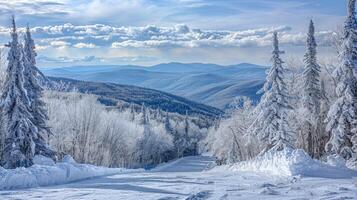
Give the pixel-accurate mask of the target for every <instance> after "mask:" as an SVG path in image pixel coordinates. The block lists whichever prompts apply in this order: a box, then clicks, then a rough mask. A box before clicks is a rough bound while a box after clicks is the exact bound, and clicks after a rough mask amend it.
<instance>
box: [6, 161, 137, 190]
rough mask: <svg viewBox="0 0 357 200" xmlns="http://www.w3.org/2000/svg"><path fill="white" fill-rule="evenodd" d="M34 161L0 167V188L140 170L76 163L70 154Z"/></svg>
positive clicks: (21, 186) (67, 180)
mask: <svg viewBox="0 0 357 200" xmlns="http://www.w3.org/2000/svg"><path fill="white" fill-rule="evenodd" d="M34 162H35V164H34V165H33V166H31V167H29V168H17V169H4V168H2V167H0V190H9V189H23V188H31V187H38V186H49V185H57V184H64V183H69V182H73V181H79V180H83V179H88V178H94V177H98V176H106V175H112V174H117V173H128V172H134V171H135V172H136V171H141V170H130V169H123V168H113V169H111V168H105V167H97V166H93V165H86V164H78V163H76V162H75V161H74V160H73V158H72V157H70V156H66V157H65V158H64V159H63V161H62V162H59V163H56V164H55V163H54V162H53V161H52V160H51V159H49V158H45V157H42V156H36V157H35V159H34Z"/></svg>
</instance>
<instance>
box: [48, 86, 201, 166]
mask: <svg viewBox="0 0 357 200" xmlns="http://www.w3.org/2000/svg"><path fill="white" fill-rule="evenodd" d="M97 99H98V97H97V96H94V95H89V94H80V93H77V92H57V91H46V93H45V98H44V101H45V102H46V105H47V110H48V114H49V121H48V125H49V126H50V127H51V130H52V132H53V135H50V136H49V140H48V141H49V146H51V147H52V148H53V149H54V150H55V151H57V152H60V153H61V154H62V155H64V154H69V155H72V156H73V157H74V159H75V160H76V161H78V162H81V163H91V164H96V165H102V166H108V167H128V168H135V167H150V166H154V165H156V164H159V163H162V162H165V161H168V160H171V159H175V158H178V157H182V156H185V155H194V154H197V150H198V148H197V143H198V141H200V140H201V139H202V138H203V137H205V133H206V132H207V128H200V127H199V126H197V125H196V123H194V120H196V119H195V118H192V117H189V116H188V115H186V116H182V115H179V114H174V113H167V112H163V111H161V110H151V109H149V108H146V107H145V106H142V107H141V109H140V110H139V111H137V110H136V109H134V106H130V108H128V109H124V110H121V109H118V108H109V107H106V106H104V105H102V104H101V103H99V102H98V100H97Z"/></svg>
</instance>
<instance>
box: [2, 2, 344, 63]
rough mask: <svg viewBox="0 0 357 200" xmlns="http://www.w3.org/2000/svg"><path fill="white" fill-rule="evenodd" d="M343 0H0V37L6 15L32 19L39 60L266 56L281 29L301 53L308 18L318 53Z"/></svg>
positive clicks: (292, 51)
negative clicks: (274, 33) (314, 27)
mask: <svg viewBox="0 0 357 200" xmlns="http://www.w3.org/2000/svg"><path fill="white" fill-rule="evenodd" d="M345 7H346V1H345V0H75V1H74V0H72V1H71V0H0V26H1V27H0V41H1V42H6V41H7V40H8V33H7V32H8V27H9V19H10V16H11V15H12V14H15V15H16V19H17V22H18V24H19V26H25V25H26V24H27V23H29V24H30V26H31V27H32V31H33V33H34V37H35V39H36V43H37V46H38V48H37V49H38V54H39V56H38V63H39V65H40V66H64V65H66V66H67V65H77V64H83V65H90V64H140V65H151V64H156V63H161V62H171V61H178V62H205V63H218V64H235V63H240V62H251V63H258V64H267V63H268V62H269V57H270V51H271V50H270V49H271V48H270V37H271V33H272V32H273V31H274V30H278V31H279V32H280V37H281V40H282V41H281V43H282V46H283V48H285V50H286V52H287V54H288V55H287V56H301V55H302V54H303V51H304V47H303V46H304V39H305V31H306V27H307V25H308V21H309V19H313V20H314V21H315V24H316V29H317V38H318V41H319V44H320V50H321V51H320V52H321V53H320V54H321V57H323V56H330V54H332V53H333V49H331V48H329V38H330V36H331V34H333V31H335V29H336V28H337V27H338V26H341V25H343V24H342V23H343V19H344V15H345V10H346V8H345Z"/></svg>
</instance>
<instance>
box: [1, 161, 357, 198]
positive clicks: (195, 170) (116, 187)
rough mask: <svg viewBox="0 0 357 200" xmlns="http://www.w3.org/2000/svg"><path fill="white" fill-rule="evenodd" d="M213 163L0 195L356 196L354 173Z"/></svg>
mask: <svg viewBox="0 0 357 200" xmlns="http://www.w3.org/2000/svg"><path fill="white" fill-rule="evenodd" d="M290 155H292V154H290ZM335 163H336V162H335ZM337 163H339V162H337ZM213 166H214V159H213V158H212V157H208V156H196V157H187V158H182V159H179V160H176V161H173V162H170V163H167V164H164V165H161V166H159V167H158V168H157V169H155V170H151V171H142V172H138V173H119V174H115V175H109V176H106V177H103V176H102V177H98V178H95V179H87V180H84V181H79V182H72V183H69V184H64V185H56V186H50V187H39V188H30V189H23V190H8V191H0V199H1V200H8V199H9V200H10V199H21V200H22V199H26V200H32V199H46V200H62V199H66V200H94V199H107V200H109V199H110V200H111V199H113V200H114V199H115V200H138V199H140V200H205V199H210V200H247V199H254V200H263V199H264V200H265V199H267V200H269V199H271V200H276V199H295V200H297V199H300V200H303V199H304V200H310V199H357V178H356V177H354V176H350V177H347V176H346V177H341V178H331V177H321V176H319V177H316V176H315V177H309V176H276V175H271V174H270V173H266V172H264V173H261V171H260V170H258V172H257V171H255V172H253V171H237V170H235V171H232V170H230V168H229V167H227V166H225V167H215V168H213V169H211V170H210V168H211V167H213ZM323 166H325V165H323ZM231 167H232V166H231ZM325 167H328V166H325ZM257 169H258V168H257ZM334 169H335V168H334ZM316 170H317V169H316ZM336 170H338V168H336ZM341 170H342V171H340V173H343V172H344V171H345V169H344V168H343V167H342V168H341Z"/></svg>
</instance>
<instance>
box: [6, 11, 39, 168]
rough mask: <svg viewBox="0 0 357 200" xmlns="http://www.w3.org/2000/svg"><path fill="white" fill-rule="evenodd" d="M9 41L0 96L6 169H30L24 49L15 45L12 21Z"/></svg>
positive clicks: (31, 126) (32, 136)
mask: <svg viewBox="0 0 357 200" xmlns="http://www.w3.org/2000/svg"><path fill="white" fill-rule="evenodd" d="M11 39H12V41H11V42H10V43H9V44H8V47H9V48H10V50H9V54H8V57H7V59H8V66H7V77H6V81H5V85H4V92H3V94H2V95H1V114H2V118H3V121H4V126H5V127H4V131H5V133H3V134H5V149H4V166H5V167H6V168H16V167H29V166H31V165H32V163H33V162H32V160H33V157H34V155H35V142H34V140H35V139H36V138H37V135H36V131H37V130H36V126H35V125H34V124H33V117H32V115H31V113H30V110H31V109H30V107H29V98H28V96H27V92H26V90H25V88H24V66H23V62H22V59H23V57H22V56H23V48H22V46H21V44H19V41H18V34H17V30H16V25H15V19H14V18H13V19H12V30H11Z"/></svg>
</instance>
